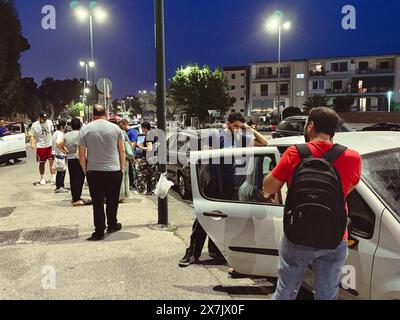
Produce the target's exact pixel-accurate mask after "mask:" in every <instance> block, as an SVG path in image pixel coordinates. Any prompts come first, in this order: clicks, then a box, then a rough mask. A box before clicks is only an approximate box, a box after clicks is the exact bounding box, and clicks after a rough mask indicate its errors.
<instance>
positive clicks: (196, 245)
mask: <svg viewBox="0 0 400 320" xmlns="http://www.w3.org/2000/svg"><path fill="white" fill-rule="evenodd" d="M206 238H207V233H206V232H205V231H204V229H203V227H202V226H201V224H200V222H199V220H197V219H196V220H195V221H194V223H193V227H192V235H191V236H190V246H189V249H188V251H189V252H190V254H191V255H193V256H194V258H195V259H196V260H197V259H199V258H200V256H201V252H202V251H203V247H204V243H205V242H206ZM208 252H209V253H211V254H213V255H216V256H219V257H221V258H222V257H223V255H222V253H221V251H219V249H218V248H217V246H216V245H215V243H214V242H213V241H212V240H211V239H210V238H208Z"/></svg>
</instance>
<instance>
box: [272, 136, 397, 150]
mask: <svg viewBox="0 0 400 320" xmlns="http://www.w3.org/2000/svg"><path fill="white" fill-rule="evenodd" d="M334 141H335V143H339V144H342V145H344V146H346V147H348V148H350V149H353V150H356V151H357V152H358V153H360V154H361V155H367V154H370V153H375V152H379V151H384V150H391V149H396V148H400V132H393V131H379V132H368V131H360V132H343V133H337V134H336V135H335V139H334ZM301 143H304V137H302V136H296V137H286V138H278V139H272V140H270V141H269V143H268V145H269V146H278V147H279V146H286V147H288V146H291V145H294V144H301Z"/></svg>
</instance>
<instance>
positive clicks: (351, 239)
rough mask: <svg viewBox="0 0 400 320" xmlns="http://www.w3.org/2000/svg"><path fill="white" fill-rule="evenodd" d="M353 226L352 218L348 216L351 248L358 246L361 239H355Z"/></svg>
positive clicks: (348, 242) (349, 246)
mask: <svg viewBox="0 0 400 320" xmlns="http://www.w3.org/2000/svg"><path fill="white" fill-rule="evenodd" d="M352 228H353V226H352V224H351V219H350V217H347V231H348V239H347V246H348V248H349V249H355V248H356V247H357V246H358V244H359V243H360V241H359V240H357V239H355V238H354V237H353V236H352V231H353V230H352Z"/></svg>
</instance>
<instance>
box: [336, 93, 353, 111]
mask: <svg viewBox="0 0 400 320" xmlns="http://www.w3.org/2000/svg"><path fill="white" fill-rule="evenodd" d="M353 103H354V97H352V96H346V97H337V98H336V99H335V101H334V103H333V108H334V109H335V111H336V112H340V113H345V112H350V111H351V106H352V105H353Z"/></svg>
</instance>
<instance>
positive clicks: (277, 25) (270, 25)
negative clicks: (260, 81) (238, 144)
mask: <svg viewBox="0 0 400 320" xmlns="http://www.w3.org/2000/svg"><path fill="white" fill-rule="evenodd" d="M283 18H284V15H283V12H282V11H275V12H274V14H273V16H271V17H270V18H269V19H268V20H267V21H266V23H265V28H266V30H267V31H269V32H271V33H272V32H274V33H275V32H278V113H279V115H280V118H281V121H282V120H283V109H282V110H281V42H282V41H281V39H282V28H283V29H284V30H289V29H290V27H291V23H290V22H289V21H283Z"/></svg>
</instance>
